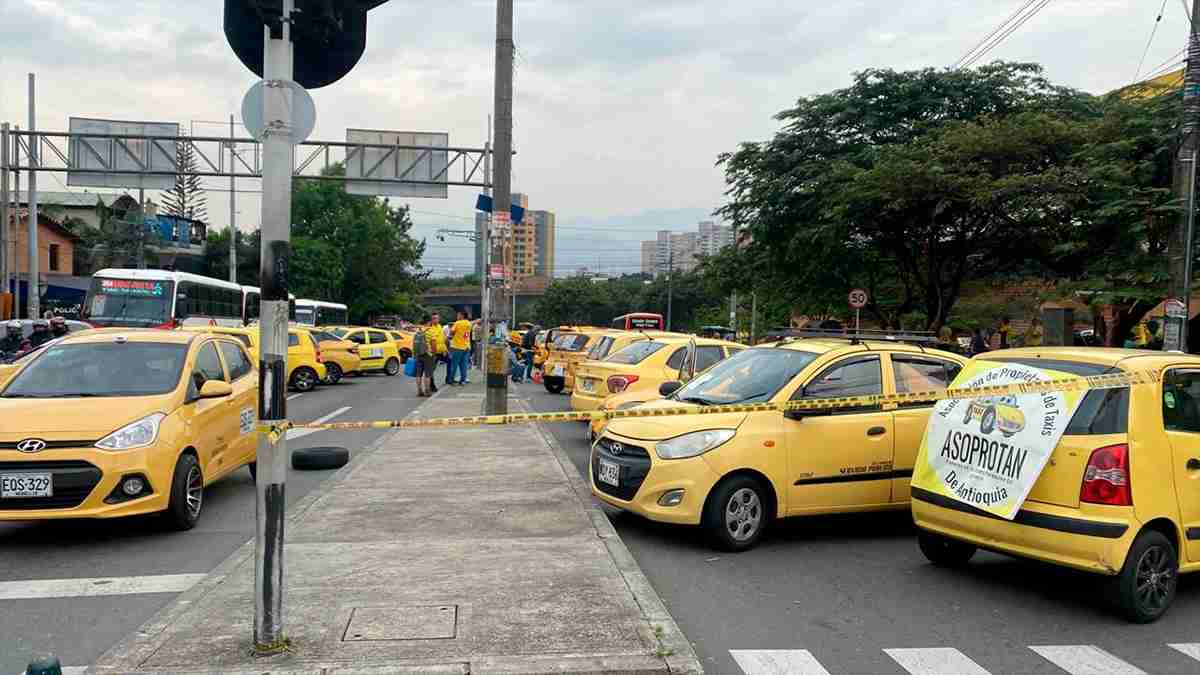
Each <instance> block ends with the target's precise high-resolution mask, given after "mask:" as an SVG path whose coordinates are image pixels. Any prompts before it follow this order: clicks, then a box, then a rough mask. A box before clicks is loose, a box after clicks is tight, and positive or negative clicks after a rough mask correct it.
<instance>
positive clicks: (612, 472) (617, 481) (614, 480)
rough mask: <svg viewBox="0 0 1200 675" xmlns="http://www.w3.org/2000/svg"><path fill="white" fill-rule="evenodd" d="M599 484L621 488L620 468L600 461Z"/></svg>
mask: <svg viewBox="0 0 1200 675" xmlns="http://www.w3.org/2000/svg"><path fill="white" fill-rule="evenodd" d="M600 482H601V483H608V484H609V485H611V486H613V487H621V466H620V465H619V464H613V463H612V462H606V461H604V460H600Z"/></svg>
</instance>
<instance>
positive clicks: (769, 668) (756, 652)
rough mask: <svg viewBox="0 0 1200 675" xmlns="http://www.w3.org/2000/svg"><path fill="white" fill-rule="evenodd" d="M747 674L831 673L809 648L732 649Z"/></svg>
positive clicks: (803, 674)
mask: <svg viewBox="0 0 1200 675" xmlns="http://www.w3.org/2000/svg"><path fill="white" fill-rule="evenodd" d="M729 655H730V656H732V657H733V660H734V661H736V662H737V664H738V667H739V668H741V669H742V672H743V673H745V674H746V675H829V671H828V670H825V668H823V667H822V666H821V664H820V663H817V659H816V658H814V657H813V655H812V654H811V653H809V651H808V650H807V649H731V650H729Z"/></svg>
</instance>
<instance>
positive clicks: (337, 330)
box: [329, 328, 350, 338]
mask: <svg viewBox="0 0 1200 675" xmlns="http://www.w3.org/2000/svg"><path fill="white" fill-rule="evenodd" d="M329 332H330V333H333V334H334V335H336V336H338V337H339V338H344V337H346V333H349V332H350V331H348V330H346V329H345V328H334V329H331V330H330V331H329Z"/></svg>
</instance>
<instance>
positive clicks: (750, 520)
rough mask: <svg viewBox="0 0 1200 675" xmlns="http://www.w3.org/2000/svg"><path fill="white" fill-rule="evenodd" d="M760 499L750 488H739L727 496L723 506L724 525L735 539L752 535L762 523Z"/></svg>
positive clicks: (742, 538)
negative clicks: (727, 500)
mask: <svg viewBox="0 0 1200 675" xmlns="http://www.w3.org/2000/svg"><path fill="white" fill-rule="evenodd" d="M762 517H763V509H762V501H761V500H760V499H759V498H758V493H757V492H755V491H754V490H751V489H750V488H741V489H739V490H737V491H736V492H734V493H733V496H731V497H730V498H729V504H728V505H727V506H726V507H725V527H726V528H727V529H728V530H729V535H730V536H731V537H733V538H734V539H735V540H737V541H746V540H748V539H750V538H751V537H753V536H754V535H755V534H756V533H757V532H758V528H759V527H760V526H761V525H762Z"/></svg>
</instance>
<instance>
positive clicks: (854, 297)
mask: <svg viewBox="0 0 1200 675" xmlns="http://www.w3.org/2000/svg"><path fill="white" fill-rule="evenodd" d="M868 298H870V296H869V295H867V292H866V291H864V290H863V289H861V288H856V289H854V290H852V291H850V308H851V309H862V308H863V307H866V306H867V299H868Z"/></svg>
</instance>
